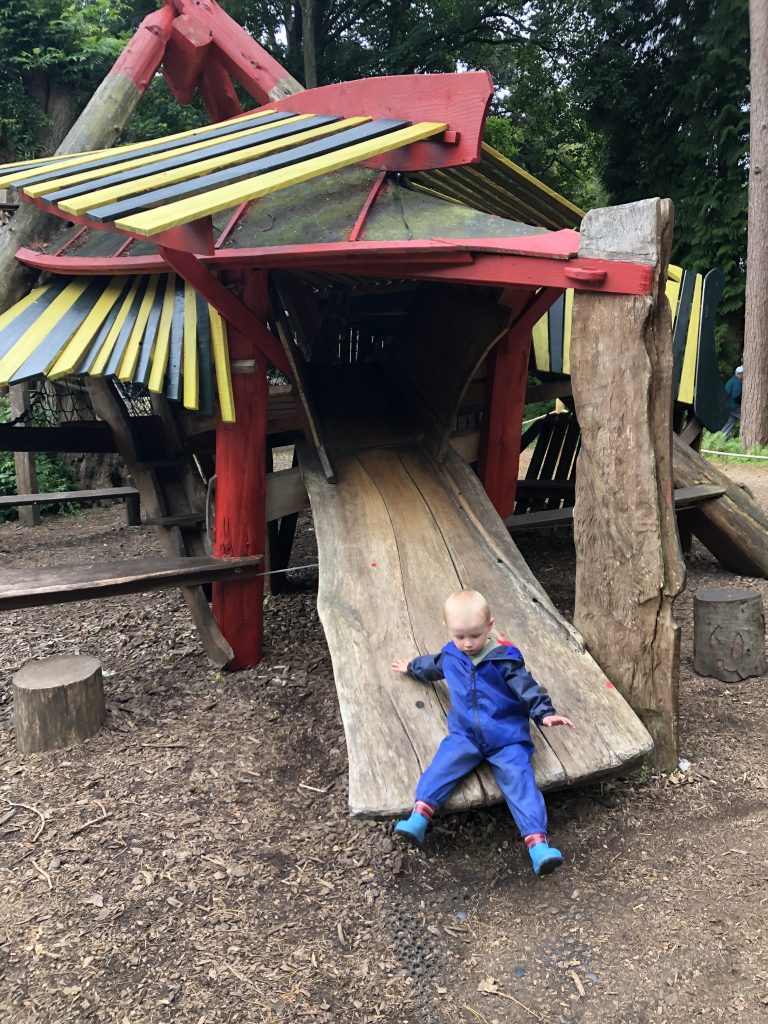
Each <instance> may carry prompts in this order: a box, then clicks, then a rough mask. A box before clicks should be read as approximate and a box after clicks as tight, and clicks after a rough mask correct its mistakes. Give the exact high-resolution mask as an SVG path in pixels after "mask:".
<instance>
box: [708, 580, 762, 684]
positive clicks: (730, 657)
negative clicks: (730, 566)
mask: <svg viewBox="0 0 768 1024" xmlns="http://www.w3.org/2000/svg"><path fill="white" fill-rule="evenodd" d="M693 670H694V672H696V673H698V675H700V676H713V677H714V678H715V679H722V680H723V681H724V682H726V683H738V682H739V681H740V680H741V679H749V678H750V677H751V676H761V675H763V674H764V673H765V670H766V660H765V616H764V615H763V598H762V595H761V594H760V591H759V590H749V589H748V588H747V587H714V588H713V589H711V590H697V591H696V593H695V594H694V595H693Z"/></svg>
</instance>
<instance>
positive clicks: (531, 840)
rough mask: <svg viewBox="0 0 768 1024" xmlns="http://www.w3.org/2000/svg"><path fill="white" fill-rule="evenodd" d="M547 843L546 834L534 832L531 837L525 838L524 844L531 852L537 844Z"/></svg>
mask: <svg viewBox="0 0 768 1024" xmlns="http://www.w3.org/2000/svg"><path fill="white" fill-rule="evenodd" d="M546 841H547V834H546V832H532V833H531V835H529V836H523V842H524V843H525V845H526V846H527V847H528V849H529V850H530V848H531V847H532V846H535V845H536V844H537V843H546Z"/></svg>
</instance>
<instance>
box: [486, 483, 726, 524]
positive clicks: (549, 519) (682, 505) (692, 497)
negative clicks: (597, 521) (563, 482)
mask: <svg viewBox="0 0 768 1024" xmlns="http://www.w3.org/2000/svg"><path fill="white" fill-rule="evenodd" d="M724 494H725V489H724V488H723V487H718V486H716V485H715V484H696V485H695V486H694V487H678V488H676V489H675V510H676V511H678V512H680V511H682V510H684V509H686V508H694V507H695V506H696V505H701V504H702V503H703V502H705V501H712V500H713V499H714V498H721V497H722V496H723V495H724ZM572 521H573V509H572V508H553V509H548V510H546V511H544V512H523V513H521V514H520V515H512V516H508V517H507V518H506V519H505V520H504V525H505V526H506V527H507V529H508V530H509V531H510V532H513V531H517V530H534V529H537V528H538V527H543V526H565V525H566V524H567V523H570V522H572Z"/></svg>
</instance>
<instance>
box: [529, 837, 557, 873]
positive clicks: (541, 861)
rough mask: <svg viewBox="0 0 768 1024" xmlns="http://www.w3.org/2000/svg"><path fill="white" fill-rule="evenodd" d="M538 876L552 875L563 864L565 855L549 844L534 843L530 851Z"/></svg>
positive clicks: (534, 869)
mask: <svg viewBox="0 0 768 1024" xmlns="http://www.w3.org/2000/svg"><path fill="white" fill-rule="evenodd" d="M528 853H529V854H530V855H531V861H532V863H533V871H534V874H536V875H551V874H552V872H553V871H554V870H555V868H559V867H560V865H561V864H562V863H563V855H562V853H560V851H559V850H556V849H555V847H554V846H550V845H549V843H546V842H542V843H534V845H533V846H531V847H530V848H529V850H528Z"/></svg>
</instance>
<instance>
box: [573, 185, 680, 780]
mask: <svg viewBox="0 0 768 1024" xmlns="http://www.w3.org/2000/svg"><path fill="white" fill-rule="evenodd" d="M671 240H672V208H671V203H669V201H668V200H647V201H645V202H642V203H632V204H629V205H628V206H623V207H622V206H620V207H614V208H612V209H609V210H598V211H593V212H592V213H590V214H588V215H587V217H586V218H585V222H584V226H583V230H582V241H583V249H582V250H580V254H581V255H589V256H595V255H597V254H598V253H599V254H600V257H601V258H607V259H616V260H622V259H627V258H632V259H635V258H636V259H637V260H638V261H640V262H646V263H648V264H649V265H650V266H651V267H652V269H653V276H654V286H653V290H652V292H651V294H650V295H648V296H636V297H630V296H626V297H618V296H616V297H612V296H601V297H600V298H599V299H597V298H596V297H595V296H592V295H588V294H586V293H584V292H581V291H577V292H576V294H575V297H574V305H573V323H572V340H571V383H572V385H573V397H574V400H575V405H576V415H577V417H578V421H579V425H580V427H581V450H580V453H579V457H578V469H577V474H576V507H575V510H574V538H575V541H576V552H577V560H576V606H575V613H574V622H575V623H576V625H577V626H578V628H579V629H580V630H581V632H582V633H583V635H584V638H585V640H586V642H587V646H588V648H589V650H590V651H591V652H592V654H593V656H594V657H595V659H596V661H597V662H598V663H599V664H600V665H601V667H602V668H603V669H604V670H605V671H606V673H607V674H608V676H609V677H610V678H611V680H612V681H613V682H614V683H615V684H616V685H617V687H619V688H620V689H621V691H622V693H623V694H624V696H625V697H626V698H627V700H628V701H629V702H630V704H631V705H632V706H633V707H634V709H635V710H636V711H637V712H638V714H640V715H641V717H642V718H643V721H644V722H645V724H646V726H647V727H648V729H649V731H650V732H651V734H652V735H653V737H654V742H655V747H656V749H655V752H654V760H655V763H656V764H657V765H658V766H659V767H662V768H665V769H672V768H673V767H676V766H677V756H678V755H677V716H678V692H677V687H678V674H679V629H678V626H677V625H676V623H675V621H674V616H673V613H672V602H673V600H674V598H675V596H676V595H677V594H678V593H680V591H681V590H682V588H683V585H684V582H685V567H684V564H683V560H682V555H681V553H680V547H679V542H678V537H677V531H676V528H675V520H674V501H673V495H672V450H671V445H672V442H671V438H672V424H671V416H672V335H671V319H670V310H669V304H668V302H667V301H666V299H665V297H664V291H663V290H664V280H665V275H666V267H667V264H668V261H669V250H670V246H671ZM617 339H620V343H619V344H617Z"/></svg>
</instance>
